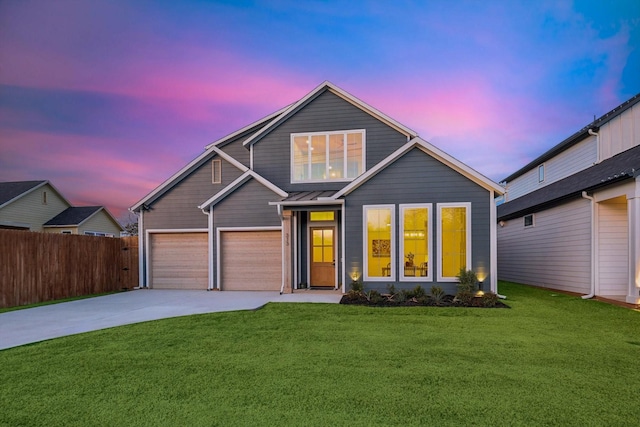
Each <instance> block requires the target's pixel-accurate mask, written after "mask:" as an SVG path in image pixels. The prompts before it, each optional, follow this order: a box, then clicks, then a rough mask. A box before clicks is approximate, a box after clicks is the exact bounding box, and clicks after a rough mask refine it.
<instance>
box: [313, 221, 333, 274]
mask: <svg viewBox="0 0 640 427" xmlns="http://www.w3.org/2000/svg"><path fill="white" fill-rule="evenodd" d="M310 234H311V235H310V241H311V256H310V258H311V268H310V269H311V274H310V275H311V286H331V287H334V286H335V285H336V257H335V238H334V237H335V228H334V227H312V228H311V233H310Z"/></svg>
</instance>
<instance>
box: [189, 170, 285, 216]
mask: <svg viewBox="0 0 640 427" xmlns="http://www.w3.org/2000/svg"><path fill="white" fill-rule="evenodd" d="M251 178H254V179H255V180H256V181H258V182H259V183H260V184H262V185H263V186H265V187H267V188H268V189H269V190H271V191H273V192H274V193H276V194H277V195H278V196H280V197H287V196H288V195H289V194H288V193H287V192H285V191H284V190H282V189H280V188H279V187H277V186H276V185H274V184H273V183H271V182H270V181H267V180H266V179H265V178H263V177H262V176H260V175H258V174H257V173H256V172H254V171H252V170H247V171H246V172H245V173H243V174H242V175H240V176H239V177H238V178H236V180H235V181H233V182H232V183H231V184H229V185H227V186H226V187H225V188H223V189H222V190H220V191H218V192H217V193H216V194H214V195H213V197H211V198H210V199H209V200H207V201H206V202H204V203H203V204H201V205H200V206H198V209H207V208H209V207H210V206H211V205H215V204H216V203H218V202H219V201H220V200H222V199H224V198H225V197H227V196H228V195H229V194H230V193H232V192H233V191H235V190H236V189H237V188H238V187H239V186H240V185H242V184H244V183H245V182H247V181H248V180H249V179H251ZM270 204H271V203H270Z"/></svg>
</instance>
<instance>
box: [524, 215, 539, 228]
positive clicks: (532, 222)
mask: <svg viewBox="0 0 640 427" xmlns="http://www.w3.org/2000/svg"><path fill="white" fill-rule="evenodd" d="M527 217H531V224H529V225H527ZM522 224H523V225H524V228H531V227H534V226H535V225H536V219H535V216H534V215H533V214H528V215H525V216H523V217H522Z"/></svg>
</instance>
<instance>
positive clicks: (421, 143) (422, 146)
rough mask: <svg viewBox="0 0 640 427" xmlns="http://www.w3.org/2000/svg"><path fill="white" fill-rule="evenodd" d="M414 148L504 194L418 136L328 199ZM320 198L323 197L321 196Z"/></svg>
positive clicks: (346, 192)
mask: <svg viewBox="0 0 640 427" xmlns="http://www.w3.org/2000/svg"><path fill="white" fill-rule="evenodd" d="M414 148H417V149H419V150H422V151H423V152H425V153H426V154H428V155H429V156H431V157H433V158H434V159H436V160H438V161H439V162H441V163H443V164H445V165H446V166H448V167H450V168H452V169H453V170H455V171H456V172H458V173H460V174H461V175H463V176H464V177H466V178H468V179H470V180H471V181H473V182H475V183H476V184H478V185H479V186H481V187H483V188H485V189H487V190H489V191H493V192H494V193H496V195H501V194H504V188H502V187H501V186H500V185H499V184H497V183H495V182H493V181H492V180H490V179H489V178H487V177H486V176H484V175H482V174H481V173H480V172H478V171H476V170H475V169H473V168H471V167H469V166H467V165H466V164H464V163H462V162H461V161H460V160H458V159H456V158H454V157H452V156H451V155H449V154H447V153H445V152H444V151H442V150H440V149H439V148H437V147H436V146H434V145H432V144H430V143H428V142H427V141H425V140H423V139H422V138H419V137H418V138H414V139H412V140H411V141H409V142H407V143H406V144H405V145H403V146H402V147H400V148H399V149H397V150H396V151H394V152H393V153H391V154H390V155H389V156H387V158H385V159H384V160H382V161H381V162H380V163H378V164H377V165H375V166H374V167H373V168H371V169H369V170H368V171H367V172H365V173H363V174H362V175H360V176H359V177H358V178H356V179H354V180H353V181H352V182H351V183H350V184H349V185H347V186H346V187H344V188H343V189H342V190H340V191H338V192H337V193H335V194H334V195H333V196H331V197H330V198H328V199H333V200H335V199H337V198H339V197H342V196H346V195H348V194H349V193H351V192H352V191H354V190H355V189H356V188H358V187H360V186H361V185H362V184H364V183H365V182H367V181H368V180H370V179H371V178H373V177H374V176H375V175H377V174H378V173H379V172H381V171H382V170H384V169H385V168H386V167H387V166H389V165H390V164H392V163H393V162H395V161H396V160H398V159H399V158H401V157H402V156H404V155H405V154H407V153H408V152H409V151H410V150H412V149H414ZM319 200H321V199H320V198H319Z"/></svg>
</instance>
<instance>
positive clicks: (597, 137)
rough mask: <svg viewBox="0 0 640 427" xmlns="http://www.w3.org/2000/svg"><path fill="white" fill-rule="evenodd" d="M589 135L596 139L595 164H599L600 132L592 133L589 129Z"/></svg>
mask: <svg viewBox="0 0 640 427" xmlns="http://www.w3.org/2000/svg"><path fill="white" fill-rule="evenodd" d="M589 135H593V136H595V137H596V164H597V163H600V132H594V131H593V129H591V128H589Z"/></svg>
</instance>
